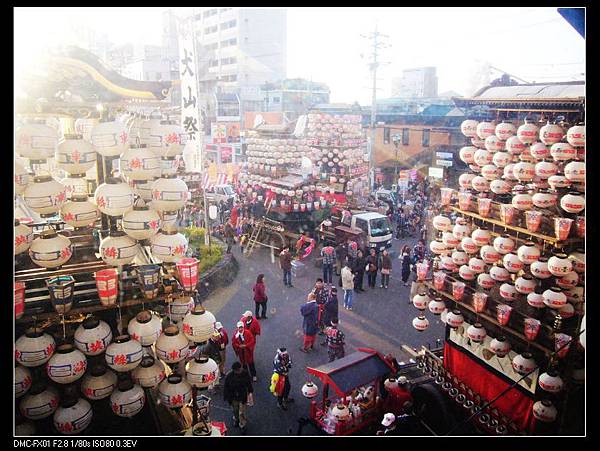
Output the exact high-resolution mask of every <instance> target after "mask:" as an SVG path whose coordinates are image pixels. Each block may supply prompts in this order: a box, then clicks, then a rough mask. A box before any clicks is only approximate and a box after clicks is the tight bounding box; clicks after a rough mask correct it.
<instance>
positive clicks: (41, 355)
mask: <svg viewBox="0 0 600 451" xmlns="http://www.w3.org/2000/svg"><path fill="white" fill-rule="evenodd" d="M55 348H56V343H55V341H54V338H53V337H52V336H51V335H49V334H47V333H44V331H43V330H42V329H40V328H30V329H27V331H26V332H25V334H24V335H21V336H20V337H19V338H18V339H17V341H16V342H15V360H16V361H17V363H20V364H21V365H23V366H25V367H28V368H31V367H36V366H40V365H43V364H44V363H46V362H47V361H48V360H50V358H51V357H52V355H53V354H54V350H55Z"/></svg>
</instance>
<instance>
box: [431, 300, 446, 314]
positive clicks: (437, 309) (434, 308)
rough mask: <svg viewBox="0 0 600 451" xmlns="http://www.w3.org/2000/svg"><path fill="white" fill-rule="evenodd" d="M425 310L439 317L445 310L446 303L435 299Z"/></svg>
mask: <svg viewBox="0 0 600 451" xmlns="http://www.w3.org/2000/svg"><path fill="white" fill-rule="evenodd" d="M427 308H428V309H429V311H430V312H431V313H433V314H434V315H440V314H441V313H442V312H443V311H444V310H445V309H446V303H445V302H444V301H442V298H435V299H433V300H431V301H430V302H429V305H428V306H427Z"/></svg>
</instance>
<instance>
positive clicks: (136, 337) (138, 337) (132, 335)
mask: <svg viewBox="0 0 600 451" xmlns="http://www.w3.org/2000/svg"><path fill="white" fill-rule="evenodd" d="M131 338H133V339H134V340H137V341H139V339H140V336H139V335H138V334H135V333H133V334H131Z"/></svg>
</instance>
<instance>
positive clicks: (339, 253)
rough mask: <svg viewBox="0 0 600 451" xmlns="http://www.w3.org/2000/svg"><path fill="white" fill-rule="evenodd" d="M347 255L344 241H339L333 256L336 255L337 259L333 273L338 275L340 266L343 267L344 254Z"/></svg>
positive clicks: (340, 270)
mask: <svg viewBox="0 0 600 451" xmlns="http://www.w3.org/2000/svg"><path fill="white" fill-rule="evenodd" d="M347 255H348V247H347V246H346V245H344V243H340V244H338V245H337V246H336V248H335V256H336V257H337V261H336V264H335V275H336V276H339V275H340V274H341V272H342V268H343V267H344V263H346V256H347Z"/></svg>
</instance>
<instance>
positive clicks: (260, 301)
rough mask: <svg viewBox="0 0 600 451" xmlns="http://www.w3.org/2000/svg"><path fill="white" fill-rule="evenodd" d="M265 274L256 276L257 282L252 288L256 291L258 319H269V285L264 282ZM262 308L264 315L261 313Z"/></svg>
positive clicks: (255, 300) (255, 299)
mask: <svg viewBox="0 0 600 451" xmlns="http://www.w3.org/2000/svg"><path fill="white" fill-rule="evenodd" d="M264 278H265V275H264V274H259V275H258V277H257V278H256V284H255V285H254V287H253V288H252V291H254V302H255V304H256V312H255V316H256V318H257V319H259V318H260V319H267V301H268V299H269V298H268V297H267V287H266V286H265V282H264ZM261 309H262V316H261V315H260V313H259V312H260V310H261Z"/></svg>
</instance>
